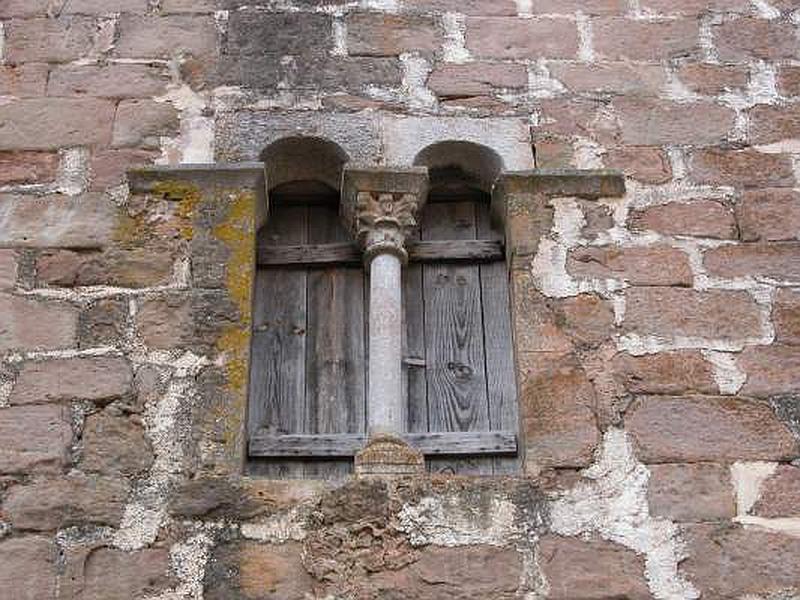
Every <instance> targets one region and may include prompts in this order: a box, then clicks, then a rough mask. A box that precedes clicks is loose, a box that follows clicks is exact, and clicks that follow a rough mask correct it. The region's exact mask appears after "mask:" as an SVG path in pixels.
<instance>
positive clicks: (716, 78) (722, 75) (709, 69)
mask: <svg viewBox="0 0 800 600" xmlns="http://www.w3.org/2000/svg"><path fill="white" fill-rule="evenodd" d="M749 76H750V73H749V72H748V70H747V68H746V67H744V66H736V65H709V64H704V63H689V64H685V65H683V66H681V67H680V68H679V69H678V79H680V80H681V82H682V83H683V84H684V85H685V86H686V87H687V88H689V89H690V90H692V91H693V92H695V93H697V94H702V95H705V96H718V95H720V94H724V93H725V92H729V91H732V90H735V89H742V88H744V87H746V86H747V81H748V78H749Z"/></svg>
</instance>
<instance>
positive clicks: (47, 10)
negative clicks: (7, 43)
mask: <svg viewBox="0 0 800 600" xmlns="http://www.w3.org/2000/svg"><path fill="white" fill-rule="evenodd" d="M62 1H63V0H62ZM58 8H59V6H58V2H53V0H4V2H3V3H2V4H0V18H3V19H6V18H9V17H54V16H55V14H54V13H55V10H56V9H58Z"/></svg>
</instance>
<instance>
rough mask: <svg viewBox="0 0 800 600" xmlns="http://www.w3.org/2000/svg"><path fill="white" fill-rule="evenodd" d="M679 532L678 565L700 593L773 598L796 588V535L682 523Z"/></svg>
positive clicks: (799, 579)
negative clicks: (682, 543)
mask: <svg viewBox="0 0 800 600" xmlns="http://www.w3.org/2000/svg"><path fill="white" fill-rule="evenodd" d="M683 537H684V539H685V540H686V542H687V546H686V549H687V553H688V555H689V556H688V558H687V559H686V560H685V561H683V562H681V565H680V570H681V573H682V574H683V575H684V576H685V577H686V578H687V579H689V580H690V581H691V582H692V583H693V584H694V585H695V587H696V588H697V589H698V591H700V592H701V593H702V594H703V597H708V598H732V597H747V596H751V597H752V596H757V597H762V598H765V597H773V598H779V597H780V596H781V595H782V593H783V592H785V591H786V590H790V589H797V588H798V587H800V569H798V568H797V557H798V556H800V539H798V538H797V537H792V536H789V535H783V534H780V533H771V532H766V531H760V530H758V529H756V528H752V529H751V528H743V527H737V526H731V525H728V524H720V525H694V526H691V527H686V528H685V529H684V532H683ZM790 593H791V592H790Z"/></svg>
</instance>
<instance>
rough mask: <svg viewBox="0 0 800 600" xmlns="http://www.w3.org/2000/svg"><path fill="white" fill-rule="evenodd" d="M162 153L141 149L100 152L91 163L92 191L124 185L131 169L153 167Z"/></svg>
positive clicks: (92, 158) (97, 152)
mask: <svg viewBox="0 0 800 600" xmlns="http://www.w3.org/2000/svg"><path fill="white" fill-rule="evenodd" d="M159 156H161V152H160V151H155V150H141V149H121V150H98V151H96V152H95V153H94V154H92V157H91V160H90V162H89V172H90V177H91V186H90V189H92V190H96V191H102V190H106V189H108V188H111V187H114V186H117V185H120V184H122V183H123V182H124V181H125V180H126V178H127V172H128V170H129V169H136V168H139V167H145V166H149V165H152V164H153V162H155V160H156V158H158V157H159Z"/></svg>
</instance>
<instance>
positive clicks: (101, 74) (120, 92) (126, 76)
mask: <svg viewBox="0 0 800 600" xmlns="http://www.w3.org/2000/svg"><path fill="white" fill-rule="evenodd" d="M73 4H74V2H73ZM169 82H170V79H169V73H168V72H166V70H165V69H164V68H163V67H160V66H156V65H126V64H108V65H102V66H101V65H78V66H76V65H65V66H62V67H56V68H55V69H53V70H52V71H51V73H50V79H49V80H48V83H47V95H48V96H92V97H95V98H150V97H152V96H160V95H162V94H163V93H164V92H165V91H166V87H167V84H168V83H169Z"/></svg>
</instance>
